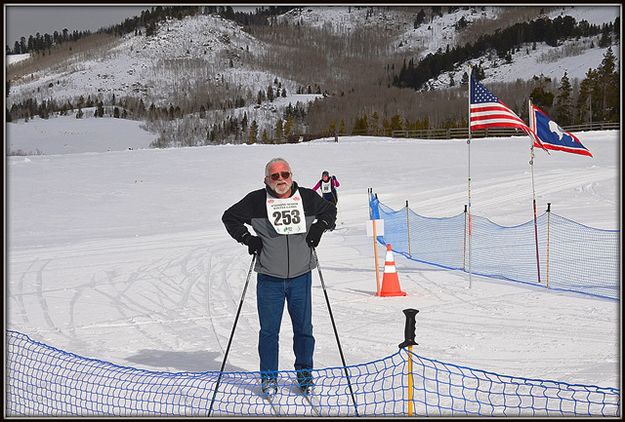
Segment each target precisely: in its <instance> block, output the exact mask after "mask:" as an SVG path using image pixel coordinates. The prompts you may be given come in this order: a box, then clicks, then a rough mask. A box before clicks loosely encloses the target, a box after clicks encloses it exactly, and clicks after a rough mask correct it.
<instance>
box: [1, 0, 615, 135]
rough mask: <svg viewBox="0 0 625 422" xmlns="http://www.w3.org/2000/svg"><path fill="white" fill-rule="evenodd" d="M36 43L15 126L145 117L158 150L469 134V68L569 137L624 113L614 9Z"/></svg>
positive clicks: (209, 12)
mask: <svg viewBox="0 0 625 422" xmlns="http://www.w3.org/2000/svg"><path fill="white" fill-rule="evenodd" d="M31 38H32V40H31V39H30V38H29V41H28V42H22V43H16V45H15V46H14V51H13V52H14V53H20V54H25V53H28V54H29V55H30V56H29V57H30V58H29V59H27V60H22V61H19V62H17V63H15V64H11V65H8V67H7V83H6V96H7V110H6V111H7V120H8V121H9V122H11V121H27V120H28V119H31V118H33V117H35V116H38V117H40V118H44V119H47V118H53V117H54V116H57V115H74V116H75V117H76V118H101V117H113V118H123V119H135V120H142V121H145V122H146V128H148V129H149V130H150V131H153V132H155V133H157V134H158V141H157V142H155V144H154V146H156V147H167V146H187V145H189V146H190V145H203V144H213V143H227V142H234V143H243V142H247V143H255V142H264V143H270V142H271V143H281V142H297V141H301V140H307V139H311V138H314V137H320V136H334V135H347V134H367V135H383V134H384V135H390V134H391V133H392V131H393V130H401V129H408V130H410V129H433V128H451V127H466V125H467V122H466V115H467V81H468V73H469V71H470V69H471V68H473V69H474V74H475V75H477V76H478V77H479V78H480V79H482V80H483V82H484V83H485V84H486V85H487V86H489V87H490V88H492V89H493V91H494V92H496V94H497V95H498V96H499V97H500V98H502V99H503V100H505V102H506V104H508V105H509V106H510V107H512V108H513V109H514V110H515V111H516V112H517V114H519V115H520V116H521V117H525V116H527V98H529V97H531V98H532V99H533V101H534V102H535V103H536V104H538V105H540V106H541V107H542V108H543V109H544V110H545V111H546V112H548V113H550V114H553V115H554V117H555V118H557V119H559V122H560V124H562V125H572V124H582V123H587V122H591V121H592V122H598V121H618V119H619V115H620V100H619V92H618V90H615V89H613V87H614V86H618V81H619V79H620V72H619V70H620V58H619V57H617V56H616V54H618V52H619V50H620V49H619V44H620V16H619V8H618V7H616V6H603V8H602V6H597V7H592V8H590V7H586V8H572V7H562V8H557V7H534V6H527V7H526V6H505V7H491V6H464V7H459V6H450V7H446V6H433V7H425V6H410V7H408V6H401V7H397V6H395V7H377V6H376V7H371V6H359V7H356V6H337V7H333V6H309V7H290V6H279V7H278V6H271V7H268V8H267V7H259V8H257V9H256V10H255V11H254V12H240V11H237V10H235V9H233V8H232V7H229V6H206V7H202V6H181V7H179V6H168V7H162V6H157V7H152V8H149V9H146V10H145V11H144V12H142V13H141V14H140V15H139V16H135V17H133V18H128V19H126V20H125V21H124V22H121V23H119V24H118V25H114V26H111V27H109V28H103V29H102V30H101V31H97V32H95V33H90V32H84V33H82V32H81V33H74V34H69V33H68V32H66V31H63V30H62V29H60V31H55V33H54V34H52V35H50V34H44V35H41V34H39V33H38V34H36V36H35V37H31ZM7 49H8V51H10V50H11V49H10V48H8V46H7Z"/></svg>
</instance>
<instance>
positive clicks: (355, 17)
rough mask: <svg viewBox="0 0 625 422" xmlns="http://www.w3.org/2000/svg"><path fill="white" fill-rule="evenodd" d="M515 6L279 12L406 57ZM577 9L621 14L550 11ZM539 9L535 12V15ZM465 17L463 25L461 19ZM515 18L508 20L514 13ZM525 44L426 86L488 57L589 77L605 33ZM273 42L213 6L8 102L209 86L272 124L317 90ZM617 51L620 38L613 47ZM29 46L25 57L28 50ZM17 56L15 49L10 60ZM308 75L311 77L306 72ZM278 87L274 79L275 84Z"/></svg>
mask: <svg viewBox="0 0 625 422" xmlns="http://www.w3.org/2000/svg"><path fill="white" fill-rule="evenodd" d="M422 9H425V10H427V11H428V12H427V15H426V16H425V18H424V20H423V22H422V23H420V24H419V25H416V24H415V20H416V17H417V15H418V13H419V12H420V11H421V10H422ZM510 9H511V8H510V7H494V6H493V7H491V6H465V7H458V8H456V9H455V10H453V11H452V12H451V13H448V11H447V7H441V11H442V12H441V14H440V15H439V14H436V13H431V12H430V8H429V7H426V8H424V7H420V6H414V7H354V6H309V7H298V8H294V9H292V10H291V11H289V12H287V13H285V14H283V15H281V16H278V17H277V18H276V22H279V23H285V22H286V23H289V24H292V25H305V26H309V27H314V28H318V29H320V30H323V31H329V32H332V33H334V34H349V33H353V32H354V31H357V30H371V31H385V34H386V36H387V37H388V38H389V39H390V40H391V41H390V44H391V45H390V46H389V49H388V51H389V52H390V53H389V57H388V59H389V61H395V62H398V61H399V60H400V59H401V58H402V57H404V58H406V57H408V58H416V59H420V58H423V57H425V56H426V55H427V54H429V53H434V52H436V51H437V50H438V49H443V50H444V49H445V48H446V47H447V46H448V45H449V46H450V47H453V46H456V45H464V44H465V43H467V42H471V41H474V40H472V39H470V38H467V34H468V32H467V31H468V29H470V28H471V27H472V26H473V25H478V24H479V25H481V27H486V28H493V30H494V28H496V27H497V25H498V22H499V21H498V19H502V16H503V15H504V12H508V14H507V15H506V16H509V15H510V13H509V12H510ZM544 15H546V16H548V17H551V18H555V17H557V16H565V15H568V16H573V17H574V18H575V19H576V20H578V21H579V20H582V19H584V20H587V21H588V22H589V23H591V24H596V25H601V24H604V23H609V22H613V21H614V19H615V18H616V17H618V16H620V8H619V7H618V6H592V7H590V6H583V7H570V6H567V7H557V8H556V7H551V8H546V9H545V12H544V14H543V16H544ZM536 17H538V16H536ZM461 21H462V22H463V23H466V26H464V29H459V26H458V23H459V22H461ZM508 21H510V19H508V20H507V22H508ZM531 47H532V46H529V45H527V46H523V47H522V48H520V49H519V51H518V52H517V53H515V54H514V55H513V57H512V61H511V62H505V61H504V60H502V59H499V58H497V56H496V54H494V53H491V54H486V55H485V56H483V57H480V58H478V59H474V60H472V61H471V62H470V63H458V65H457V67H456V69H455V70H454V71H453V72H445V73H442V74H441V75H439V76H438V77H436V78H434V79H431V80H430V81H429V82H428V83H427V86H428V88H429V89H442V88H446V87H448V86H449V85H450V78H451V77H454V78H455V82H458V81H459V80H460V78H461V76H462V73H463V72H464V71H466V70H467V69H468V68H469V64H476V63H479V62H481V63H482V68H483V69H484V71H485V76H486V77H485V81H486V82H487V83H492V82H512V81H515V80H516V79H518V78H521V79H525V80H528V79H531V78H532V77H533V76H535V75H536V76H538V75H540V74H543V75H545V76H549V77H551V78H552V79H559V78H561V77H562V75H563V74H564V72H565V71H566V72H568V76H569V78H571V79H573V78H579V79H582V78H583V77H584V74H585V73H586V72H587V70H588V69H589V68H596V67H597V66H598V65H599V64H600V62H601V59H602V57H603V55H604V54H605V51H606V48H599V47H598V37H595V38H592V39H591V38H580V39H578V40H568V41H566V42H565V43H563V44H562V45H560V46H558V47H549V46H547V45H546V44H544V43H537V45H536V48H535V49H533V48H531ZM270 48H271V45H269V44H267V43H266V42H264V41H261V40H259V39H257V38H255V37H254V36H252V35H250V34H249V33H247V32H245V31H244V30H243V27H242V26H240V25H239V24H237V23H235V22H233V21H231V20H227V19H224V18H222V17H220V16H216V15H204V14H199V15H196V16H190V17H185V18H183V19H173V18H172V19H170V20H168V21H166V22H162V23H160V24H159V26H158V30H157V31H156V33H155V35H153V36H145V35H135V34H132V33H131V34H127V35H125V36H123V37H121V38H120V39H119V40H117V41H115V42H114V43H113V44H112V45H111V46H110V47H109V48H107V49H106V50H104V51H100V52H94V53H92V54H76V55H74V56H72V57H71V58H70V59H67V60H65V61H64V62H62V63H56V64H55V65H54V66H51V67H48V68H45V69H41V70H40V71H37V72H33V73H29V74H26V75H24V76H23V77H22V78H19V79H14V80H11V87H10V95H9V96H8V98H7V107H8V108H10V107H11V105H12V104H13V103H18V102H20V101H23V100H25V99H27V98H34V99H37V101H38V102H41V101H44V100H48V99H52V98H54V99H56V100H57V102H58V101H63V100H65V99H70V100H73V99H76V98H78V97H79V96H81V95H82V96H84V97H86V96H87V95H91V96H92V97H94V98H95V97H99V98H101V99H103V100H105V101H106V100H107V99H110V98H111V97H112V95H115V96H116V98H118V99H119V98H122V97H124V96H133V97H137V98H141V99H143V101H144V103H145V104H146V107H147V106H149V105H150V104H151V103H154V104H155V105H157V106H159V105H160V106H164V107H168V106H169V105H171V104H172V103H173V104H174V105H175V104H181V103H182V104H184V103H185V102H186V103H193V102H195V103H198V102H199V103H201V102H202V101H204V100H206V99H207V98H208V97H211V96H217V95H221V96H228V97H230V98H239V97H240V98H245V100H246V101H245V106H244V107H241V106H240V105H237V106H236V108H231V109H227V108H221V109H217V110H212V111H211V112H210V113H212V114H211V115H210V116H209V118H210V119H211V120H212V122H213V123H220V122H223V121H224V120H225V119H227V118H228V117H229V116H238V117H239V118H241V117H242V116H243V115H244V114H245V113H247V114H248V118H249V120H250V121H251V120H252V119H255V120H257V121H258V124H259V127H261V128H262V127H263V126H266V127H271V126H272V125H273V124H274V123H275V121H276V120H277V119H278V118H281V117H282V116H281V112H282V111H283V110H284V108H285V107H286V106H287V105H288V104H289V103H291V104H293V105H295V103H296V102H298V101H299V102H300V103H307V102H309V101H312V100H314V99H315V98H318V97H320V95H314V94H313V95H297V94H296V92H297V89H298V87H301V86H306V85H307V81H301V80H300V81H295V80H292V79H289V78H285V77H283V76H282V75H276V74H275V73H273V72H272V71H269V70H267V69H264V68H262V66H261V65H259V63H261V62H260V61H259V60H256V59H255V58H257V57H258V56H259V55H262V54H263V53H264V52H266V51H267V50H268V49H270ZM613 50H614V52H615V54H616V55H617V58H618V53H619V48H613ZM24 58H25V57H24V56H23V55H22V56H21V57H19V59H21V60H23V59H24ZM16 59H17V57H15V58H13V57H11V56H9V60H8V62H9V63H11V62H15V61H17V60H16ZM276 80H278V81H279V84H280V86H281V87H282V88H284V89H286V96H285V97H282V98H280V99H279V101H269V100H265V101H263V103H262V104H260V105H258V104H256V94H257V93H258V91H259V90H266V89H267V87H268V86H270V85H272V84H274V83H275V81H276ZM308 83H310V81H308ZM274 87H275V86H274Z"/></svg>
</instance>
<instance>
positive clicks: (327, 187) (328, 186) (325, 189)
mask: <svg viewBox="0 0 625 422" xmlns="http://www.w3.org/2000/svg"><path fill="white" fill-rule="evenodd" d="M321 192H322V193H330V192H332V182H329V181H328V182H321Z"/></svg>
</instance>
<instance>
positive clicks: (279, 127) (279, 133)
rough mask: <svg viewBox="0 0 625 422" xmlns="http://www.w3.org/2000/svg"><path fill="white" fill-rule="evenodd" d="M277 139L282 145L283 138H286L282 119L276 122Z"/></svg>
mask: <svg viewBox="0 0 625 422" xmlns="http://www.w3.org/2000/svg"><path fill="white" fill-rule="evenodd" d="M274 134H275V139H276V142H277V143H282V138H283V137H284V132H283V129H282V119H278V121H277V122H276V130H275V132H274Z"/></svg>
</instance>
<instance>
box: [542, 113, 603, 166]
mask: <svg viewBox="0 0 625 422" xmlns="http://www.w3.org/2000/svg"><path fill="white" fill-rule="evenodd" d="M531 108H532V117H533V120H534V125H533V126H534V127H533V129H534V133H535V135H536V136H537V137H538V139H540V141H541V142H542V146H543V148H545V149H551V150H555V151H564V152H570V153H573V154H580V155H587V156H589V157H592V154H591V153H590V151H588V149H587V148H586V147H585V146H584V145H582V143H581V142H580V141H579V139H578V138H577V136H575V135H573V134H572V133H571V132H567V131H566V130H564V129H562V128H561V127H560V126H559V125H558V124H557V123H556V122H554V121H553V120H551V119H550V118H549V116H547V114H546V113H545V112H544V111H542V110H541V109H539V108H538V107H536V106H535V105H534V104H532V105H531Z"/></svg>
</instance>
